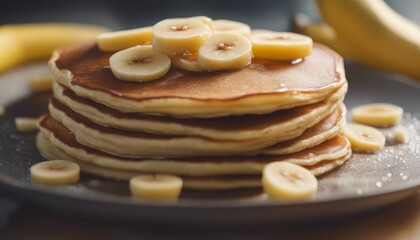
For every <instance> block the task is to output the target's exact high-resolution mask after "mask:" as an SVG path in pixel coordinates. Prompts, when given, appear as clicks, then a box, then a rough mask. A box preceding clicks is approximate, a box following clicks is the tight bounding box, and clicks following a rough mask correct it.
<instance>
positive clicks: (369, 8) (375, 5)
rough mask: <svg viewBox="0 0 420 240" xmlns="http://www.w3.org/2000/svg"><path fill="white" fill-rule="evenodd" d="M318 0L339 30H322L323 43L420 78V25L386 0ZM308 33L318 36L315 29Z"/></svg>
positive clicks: (329, 21) (361, 60)
mask: <svg viewBox="0 0 420 240" xmlns="http://www.w3.org/2000/svg"><path fill="white" fill-rule="evenodd" d="M317 3H318V7H319V10H320V12H321V15H322V17H323V18H324V20H325V21H326V23H327V24H328V26H330V27H331V29H332V30H333V32H334V33H335V37H334V38H331V37H328V35H326V34H325V33H318V35H321V36H322V37H323V38H319V39H320V41H321V42H324V43H326V44H327V45H329V46H331V47H332V48H334V49H336V50H337V51H338V52H340V53H342V54H343V55H344V56H345V57H349V58H350V59H352V60H354V61H357V62H359V63H362V64H365V65H367V66H370V67H374V68H379V69H383V70H387V71H392V72H397V73H400V74H403V75H407V76H410V77H413V78H416V79H420V65H419V62H420V27H419V26H417V25H416V24H414V23H412V22H410V21H409V20H407V19H406V18H404V17H403V16H401V15H400V14H398V13H397V12H395V11H394V10H392V9H391V8H390V7H389V6H388V5H387V4H386V3H385V2H384V1H383V0H351V1H346V0H317ZM311 28H312V30H314V29H315V27H311ZM306 31H308V30H306ZM308 33H309V34H312V35H313V36H316V35H317V34H314V33H313V31H312V32H311V33H310V31H308ZM331 39H333V40H331Z"/></svg>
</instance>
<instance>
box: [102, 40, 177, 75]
mask: <svg viewBox="0 0 420 240" xmlns="http://www.w3.org/2000/svg"><path fill="white" fill-rule="evenodd" d="M109 65H110V67H111V70H112V73H113V74H114V76H115V77H116V78H118V79H120V80H124V81H134V82H148V81H152V80H155V79H157V78H160V77H162V76H163V75H165V74H166V73H167V72H168V71H169V68H170V67H171V60H170V59H169V57H168V56H166V55H165V54H162V53H159V52H157V51H156V50H154V49H153V47H152V46H135V47H132V48H128V49H125V50H122V51H119V52H117V53H115V54H114V55H112V56H111V58H109Z"/></svg>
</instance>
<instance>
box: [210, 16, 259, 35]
mask: <svg viewBox="0 0 420 240" xmlns="http://www.w3.org/2000/svg"><path fill="white" fill-rule="evenodd" d="M213 23H214V28H213V31H214V33H226V32H229V33H239V34H242V35H244V36H245V37H249V36H250V35H251V27H250V26H249V25H247V24H245V23H241V22H236V21H231V20H225V19H219V20H214V21H213Z"/></svg>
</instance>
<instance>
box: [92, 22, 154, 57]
mask: <svg viewBox="0 0 420 240" xmlns="http://www.w3.org/2000/svg"><path fill="white" fill-rule="evenodd" d="M151 41H152V27H144V28H136V29H130V30H123V31H116V32H107V33H102V34H99V35H98V36H97V37H96V43H97V44H98V47H99V49H100V50H101V51H104V52H117V51H120V50H123V49H126V48H130V47H134V46H136V45H146V44H150V43H151Z"/></svg>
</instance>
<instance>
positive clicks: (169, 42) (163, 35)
mask: <svg viewBox="0 0 420 240" xmlns="http://www.w3.org/2000/svg"><path fill="white" fill-rule="evenodd" d="M212 35H213V32H212V30H211V29H210V27H209V25H208V24H206V23H203V21H200V20H197V19H195V18H173V19H166V20H163V21H160V22H158V23H157V24H155V25H154V26H153V36H152V44H153V47H154V48H155V49H156V50H157V51H159V52H162V53H165V54H174V53H184V52H191V53H195V52H198V49H199V48H200V47H201V45H203V43H204V42H205V41H206V40H207V39H208V38H209V37H211V36H212Z"/></svg>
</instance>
